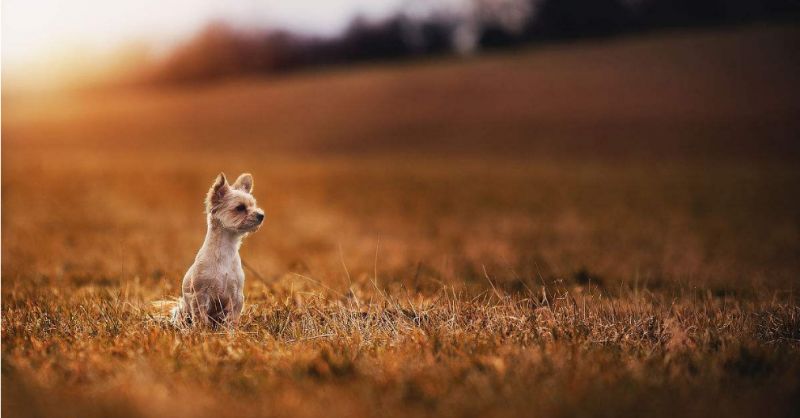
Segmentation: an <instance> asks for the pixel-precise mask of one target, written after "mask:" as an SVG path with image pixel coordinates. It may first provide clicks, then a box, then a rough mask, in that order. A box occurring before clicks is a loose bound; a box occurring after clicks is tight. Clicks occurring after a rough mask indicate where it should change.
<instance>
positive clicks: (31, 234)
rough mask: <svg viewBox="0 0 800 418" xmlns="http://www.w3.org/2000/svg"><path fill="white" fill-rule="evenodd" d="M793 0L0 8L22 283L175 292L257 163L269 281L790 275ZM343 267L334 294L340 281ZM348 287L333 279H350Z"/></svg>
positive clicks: (761, 279) (12, 248)
mask: <svg viewBox="0 0 800 418" xmlns="http://www.w3.org/2000/svg"><path fill="white" fill-rule="evenodd" d="M798 13H800V2H798V1H797V0H691V1H683V0H679V1H675V0H592V1H584V0H437V1H416V0H386V1H367V0H336V1H326V2H312V1H293V2H283V1H236V2H220V1H215V0H204V1H172V2H166V3H165V2H159V1H155V0H138V1H115V2H101V1H91V0H76V1H70V2H66V1H60V0H43V1H38V2H28V1H19V0H7V1H4V2H3V4H2V58H3V65H2V75H3V78H2V108H3V124H2V141H3V156H2V162H3V168H2V171H3V180H2V182H3V183H2V184H3V187H2V194H3V196H2V197H3V214H2V222H3V250H2V251H3V261H4V262H3V281H4V283H6V282H7V281H11V282H14V281H18V280H20V279H21V278H25V280H39V281H41V283H44V284H50V285H53V286H60V285H64V284H70V285H73V284H74V285H77V286H84V285H87V284H92V285H97V284H104V283H105V284H106V285H108V286H114V285H118V284H120V283H125V282H126V281H128V280H132V279H134V278H135V279H137V280H140V279H141V280H151V281H154V282H156V281H157V282H161V283H163V285H164V286H165V288H164V289H165V291H166V292H170V291H172V292H173V293H174V291H175V290H176V289H177V284H178V283H179V281H180V277H181V276H182V274H183V271H185V268H186V266H188V264H189V262H190V261H191V259H192V256H193V254H194V251H196V248H197V247H198V245H199V244H200V242H201V241H202V237H203V234H204V223H203V215H202V198H203V195H204V193H205V191H206V190H207V188H208V187H209V185H210V183H211V181H212V179H213V178H214V176H215V175H216V174H217V173H218V172H220V171H225V172H226V174H228V176H229V177H231V178H234V177H235V176H237V175H238V174H239V173H240V172H244V171H249V172H252V173H253V174H254V175H255V178H256V188H255V190H256V192H255V194H256V197H257V198H258V199H259V201H260V202H261V204H262V206H264V208H265V209H266V210H267V214H268V222H267V226H266V227H265V228H264V229H263V230H262V232H259V234H256V235H255V236H253V237H252V238H251V239H250V243H249V244H248V245H246V246H245V247H244V251H245V258H246V259H247V260H249V261H250V263H251V264H252V265H253V266H254V267H255V268H256V270H257V271H260V272H261V273H262V275H263V276H264V277H269V278H280V277H282V276H283V275H285V274H288V273H291V272H303V274H309V275H312V276H313V277H317V278H318V280H321V281H328V282H337V281H341V279H342V271H341V264H342V262H341V260H340V258H341V257H342V256H345V257H347V258H349V260H348V263H349V264H348V265H349V267H351V268H352V269H353V271H354V272H356V273H357V272H359V271H360V272H361V273H363V274H367V272H369V271H372V270H373V269H374V266H373V264H375V260H374V258H375V253H376V247H380V248H381V251H380V252H381V253H382V254H384V256H383V257H382V258H381V259H380V267H381V268H382V269H384V271H385V272H386V274H387V276H388V277H387V280H388V281H389V282H392V281H394V282H397V283H405V284H412V285H414V286H417V287H418V288H424V287H425V286H434V285H436V283H441V282H448V281H454V282H457V283H470V282H474V283H475V285H476V286H485V284H486V283H485V280H484V278H483V276H484V270H483V269H484V268H486V266H490V267H491V266H494V267H492V269H493V270H492V271H493V274H495V275H497V277H498V279H497V280H498V282H499V283H500V285H503V286H506V287H507V288H508V289H511V290H514V289H523V288H524V287H525V285H526V283H527V281H530V280H537V281H538V280H539V278H537V277H542V278H544V279H546V280H566V281H568V282H574V283H578V284H580V283H583V282H586V281H588V280H589V279H590V278H591V279H593V280H595V282H597V283H600V282H604V283H606V284H607V286H608V287H609V288H613V284H614V283H621V282H624V283H632V282H639V281H642V282H647V283H649V285H650V286H654V287H667V288H669V287H670V286H684V285H686V284H687V283H688V284H691V285H692V286H694V285H702V286H708V287H712V288H714V289H716V291H719V292H721V293H725V292H739V293H742V292H745V290H742V289H750V288H752V286H751V285H755V284H757V285H759V286H768V287H769V288H775V289H788V288H790V287H791V286H793V285H794V284H795V283H796V280H797V273H798V272H799V271H800V268H799V265H798V263H800V261H798V260H800V257H799V255H800V232H799V230H798V225H799V223H800V220H799V219H798V217H797V214H798V213H800V203H799V202H798V198H797V196H798V192H799V191H800V190H798V184H800V182H798V180H800V174H799V173H798V168H797V162H798V161H797V160H798V150H800V146H798V139H800V138H798V134H800V100H798V99H797V97H798V93H800V77H798V74H800V54H798V52H799V51H800V28H798V25H797V22H798V20H797V19H798V16H800V15H798ZM337 283H339V282H337ZM339 284H341V283H339Z"/></svg>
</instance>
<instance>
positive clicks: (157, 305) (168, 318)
mask: <svg viewBox="0 0 800 418" xmlns="http://www.w3.org/2000/svg"><path fill="white" fill-rule="evenodd" d="M150 306H151V307H152V312H151V316H152V317H153V318H154V319H156V320H157V321H159V322H169V323H172V324H173V325H174V324H176V323H177V318H178V316H179V315H180V308H181V301H180V299H178V298H175V299H163V300H156V301H153V302H150Z"/></svg>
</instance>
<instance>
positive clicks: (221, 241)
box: [171, 173, 264, 328]
mask: <svg viewBox="0 0 800 418" xmlns="http://www.w3.org/2000/svg"><path fill="white" fill-rule="evenodd" d="M252 193H253V176H252V175H250V174H249V173H245V174H242V175H240V176H239V178H237V179H236V181H235V182H234V183H233V184H232V185H229V184H228V180H227V179H226V178H225V174H224V173H220V174H219V175H218V176H217V178H216V179H215V180H214V183H213V184H212V185H211V189H209V190H208V195H207V196H206V201H205V204H206V223H207V225H208V230H207V232H206V238H205V241H203V246H202V247H200V251H198V252H197V256H196V257H195V259H194V264H192V266H191V267H189V270H188V271H187V272H186V275H185V276H184V277H183V285H182V295H181V297H180V299H179V300H178V304H177V305H176V306H175V308H173V310H172V315H171V316H172V322H173V323H174V324H175V325H176V326H179V327H183V326H187V325H196V326H205V327H211V328H217V327H220V326H225V327H231V328H235V327H236V326H237V325H238V323H239V318H240V316H241V314H242V308H243V307H244V270H242V260H241V258H240V257H239V247H240V246H241V245H242V239H243V238H244V237H246V236H247V235H248V234H251V233H253V232H256V231H257V230H258V229H259V228H260V227H261V225H262V224H263V222H264V211H263V210H261V209H260V208H259V207H258V206H256V199H255V198H254V197H253V195H252Z"/></svg>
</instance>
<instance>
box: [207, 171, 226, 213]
mask: <svg viewBox="0 0 800 418" xmlns="http://www.w3.org/2000/svg"><path fill="white" fill-rule="evenodd" d="M229 191H230V186H229V185H228V179H227V178H225V173H219V175H218V176H217V178H216V179H214V184H212V185H211V188H210V189H208V196H206V212H208V213H211V212H213V211H214V209H215V208H216V207H217V206H219V204H220V203H222V199H224V198H225V195H226V194H227V193H228V192H229Z"/></svg>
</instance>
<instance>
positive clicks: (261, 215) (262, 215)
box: [256, 212, 264, 222]
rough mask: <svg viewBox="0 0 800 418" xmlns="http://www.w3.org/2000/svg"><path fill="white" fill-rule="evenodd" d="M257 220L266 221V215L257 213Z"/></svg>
mask: <svg viewBox="0 0 800 418" xmlns="http://www.w3.org/2000/svg"><path fill="white" fill-rule="evenodd" d="M256 219H258V222H261V221H263V220H264V214H263V213H261V212H258V213H256Z"/></svg>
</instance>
